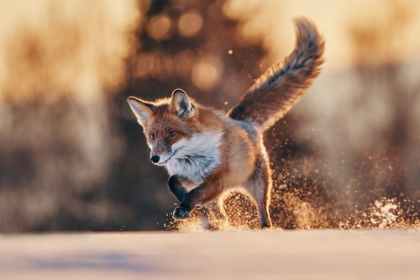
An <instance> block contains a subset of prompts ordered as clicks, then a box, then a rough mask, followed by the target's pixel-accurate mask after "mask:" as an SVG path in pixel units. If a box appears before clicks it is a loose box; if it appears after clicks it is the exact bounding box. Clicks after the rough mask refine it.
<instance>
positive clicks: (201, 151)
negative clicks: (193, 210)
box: [166, 131, 223, 185]
mask: <svg viewBox="0 0 420 280" xmlns="http://www.w3.org/2000/svg"><path fill="white" fill-rule="evenodd" d="M222 134H223V133H222V132H220V133H216V134H215V133H214V132H209V131H205V132H203V133H199V134H198V133H197V134H194V135H193V136H192V137H191V138H190V139H188V140H187V139H183V140H180V141H178V142H177V143H175V144H174V145H173V146H172V150H173V151H174V154H173V156H172V157H171V159H170V160H169V161H168V164H167V165H166V168H167V170H168V172H169V174H170V175H178V176H180V177H183V178H186V179H189V180H191V181H193V182H194V183H196V184H197V185H198V184H200V183H201V182H202V181H203V179H204V178H205V177H206V176H207V175H208V174H209V173H210V172H211V171H212V170H214V169H215V168H216V167H217V166H218V165H219V164H220V162H221V155H220V150H219V147H220V144H221V136H222Z"/></svg>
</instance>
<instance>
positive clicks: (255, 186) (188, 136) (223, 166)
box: [128, 18, 324, 228]
mask: <svg viewBox="0 0 420 280" xmlns="http://www.w3.org/2000/svg"><path fill="white" fill-rule="evenodd" d="M295 24H296V35H297V39H296V47H295V49H294V50H293V52H292V53H291V54H290V55H289V56H288V57H287V58H286V59H285V61H284V63H282V64H280V63H279V64H276V65H274V66H272V67H271V68H269V69H268V70H267V72H266V73H265V74H263V75H262V76H261V77H260V78H259V79H258V80H256V82H255V83H254V85H253V86H252V87H251V88H250V89H249V90H248V91H247V92H246V93H245V94H244V95H243V96H242V97H241V98H240V100H239V103H238V105H237V106H236V107H234V108H232V109H231V110H230V111H229V112H228V113H227V114H226V115H225V114H224V113H222V112H220V111H217V110H214V109H209V108H206V107H204V106H202V105H200V104H198V103H197V102H196V101H194V100H193V99H192V98H190V97H189V96H188V95H187V93H186V92H185V91H183V90H182V89H175V90H174V91H173V92H172V96H171V97H170V98H165V99H162V100H157V101H156V102H148V101H144V100H141V99H139V98H136V97H132V96H131V97H129V98H128V103H129V105H130V108H131V110H132V111H133V113H134V115H135V116H136V118H137V121H138V123H139V124H140V125H141V126H142V127H143V131H144V134H145V136H146V138H147V143H148V146H149V147H150V149H151V152H150V160H151V161H152V162H153V163H154V164H156V165H158V166H164V167H165V168H166V169H167V171H168V172H169V175H170V178H169V181H168V186H169V189H170V190H171V192H172V193H173V194H174V195H175V197H176V198H177V199H178V200H179V202H180V205H179V206H178V207H176V208H175V210H174V212H173V215H172V216H173V218H174V219H186V218H188V217H189V215H190V211H191V210H192V209H193V208H194V207H196V206H206V207H214V206H215V205H216V201H217V198H218V197H219V196H220V195H221V194H222V193H223V192H224V191H227V190H229V189H232V188H238V187H242V188H243V189H245V191H246V193H247V194H248V195H249V196H250V197H251V198H252V199H253V200H254V201H255V203H256V205H257V209H258V216H259V224H260V227H261V228H267V227H271V220H270V215H269V211H268V206H269V203H270V190H271V186H272V180H271V170H270V166H269V159H268V155H267V152H266V149H265V146H264V143H263V133H264V132H265V131H266V130H267V129H268V128H270V127H271V126H272V125H273V124H274V123H275V122H276V121H278V120H279V119H280V118H282V117H283V116H284V114H286V113H287V111H289V110H290V108H291V107H292V106H293V105H294V104H295V103H296V102H297V101H298V100H299V98H300V96H301V95H302V94H303V92H304V90H305V89H307V88H308V87H309V86H310V85H311V83H312V81H313V80H314V78H316V77H317V76H318V74H319V73H320V70H321V65H322V63H323V57H322V56H323V52H324V39H323V38H322V36H321V35H320V34H319V33H318V31H317V29H316V27H315V26H314V24H313V23H311V22H310V21H308V20H307V19H304V18H300V19H296V20H295Z"/></svg>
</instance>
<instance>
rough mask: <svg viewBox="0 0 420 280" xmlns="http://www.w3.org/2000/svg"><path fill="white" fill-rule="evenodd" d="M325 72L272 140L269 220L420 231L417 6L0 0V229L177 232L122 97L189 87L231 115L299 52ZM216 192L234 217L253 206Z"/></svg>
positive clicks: (246, 222) (247, 220)
mask: <svg viewBox="0 0 420 280" xmlns="http://www.w3.org/2000/svg"><path fill="white" fill-rule="evenodd" d="M299 16H305V17H307V18H309V19H311V20H312V21H313V22H314V23H315V24H316V26H317V27H318V28H319V30H320V31H321V33H322V34H323V35H324V37H325V39H326V54H325V57H326V63H325V65H324V68H323V71H322V73H321V75H320V77H319V78H318V79H317V80H316V82H315V83H314V85H313V86H312V87H311V88H310V89H309V90H308V92H307V93H306V94H305V95H304V97H303V98H302V100H301V101H300V102H299V103H298V105H297V106H295V108H293V110H292V111H291V112H290V113H289V114H288V115H287V116H286V117H285V118H284V119H282V120H281V121H280V122H279V123H278V124H276V125H275V126H274V127H273V128H272V129H271V130H270V131H268V132H267V133H266V135H265V143H266V145H267V147H268V149H269V153H270V157H271V161H272V169H273V171H274V178H273V179H274V188H273V191H272V204H271V208H270V212H271V216H272V220H273V224H274V225H275V226H276V227H281V228H286V229H294V228H366V227H418V226H419V220H418V215H417V213H418V212H419V211H420V37H419V36H418V34H419V32H420V3H418V2H417V1H410V0H406V1H402V0H401V1H397V0H372V1H369V2H366V1H362V0H352V1H350V0H348V1H333V0H320V1H310V0H297V1H278V0H264V1H260V0H249V1H240V0H217V1H210V0H203V1H194V0H171V1H170V0H160V1H159V0H156V1H152V0H141V1H132V0H123V1H121V0H120V1H117V0H115V1H113V0H106V1H102V0H92V1H83V0H63V1H59V2H57V1H53V0H36V1H35V0H34V1H24V0H17V1H1V2H0V231H1V232H6V233H14V232H46V231H80V230H89V231H125V230H164V229H168V228H169V229H173V228H182V225H180V224H176V223H173V221H171V218H170V216H171V212H172V210H173V208H174V203H175V202H176V200H175V198H174V197H173V196H172V194H171V193H170V192H169V191H168V189H167V187H166V182H167V179H168V175H167V173H166V171H165V170H164V169H163V168H159V167H157V166H154V165H152V164H151V163H150V161H149V157H148V153H149V151H148V148H147V145H146V143H145V139H144V136H143V133H142V129H141V127H140V126H139V125H138V124H137V123H136V121H135V119H134V116H133V115H132V113H131V111H130V109H129V107H128V105H127V103H126V98H127V97H128V96H130V95H135V96H138V97H140V98H142V99H146V100H154V99H156V98H160V97H165V96H169V95H170V93H171V92H172V90H173V89H175V88H178V87H180V88H183V89H184V90H186V91H187V93H189V95H190V96H192V97H193V98H195V99H196V100H197V101H198V102H200V103H202V104H206V105H208V106H211V107H214V108H217V109H220V110H223V111H227V110H228V109H229V108H230V107H232V106H234V105H235V103H236V101H237V100H238V98H239V97H240V96H241V95H242V94H243V93H244V92H245V91H246V90H247V88H248V87H250V86H251V85H252V83H253V81H254V80H255V79H256V78H258V77H259V75H260V74H262V73H263V72H264V71H265V70H266V69H267V68H268V67H269V66H270V65H271V64H273V63H275V62H277V61H281V60H282V59H283V58H284V57H285V56H286V55H288V54H289V53H290V52H291V51H292V49H293V46H294V42H295V34H294V26H293V22H292V19H293V18H295V17H299ZM224 199H225V208H226V211H227V213H228V214H229V220H230V222H231V224H232V225H234V226H238V227H245V228H255V227H256V223H257V216H256V210H255V207H254V205H253V204H252V203H251V202H250V201H249V199H247V198H246V197H245V196H243V195H242V194H240V193H233V194H231V195H229V196H227V197H225V198H224Z"/></svg>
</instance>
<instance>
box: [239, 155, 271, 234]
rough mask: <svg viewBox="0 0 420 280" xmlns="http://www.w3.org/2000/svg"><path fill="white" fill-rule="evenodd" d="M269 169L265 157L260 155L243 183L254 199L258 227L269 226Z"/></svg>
mask: <svg viewBox="0 0 420 280" xmlns="http://www.w3.org/2000/svg"><path fill="white" fill-rule="evenodd" d="M271 185H272V181H271V170H270V166H269V163H268V158H267V157H261V158H260V159H259V160H258V161H257V164H256V168H255V170H254V173H253V174H252V175H251V177H250V178H249V179H248V181H247V182H246V183H245V186H244V187H245V189H246V191H247V192H248V194H249V195H250V196H251V197H252V198H253V199H254V200H255V203H256V204H257V210H258V218H259V222H260V228H270V227H271V220H270V215H269V211H268V206H269V204H270V191H271Z"/></svg>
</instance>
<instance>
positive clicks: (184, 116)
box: [127, 89, 197, 166]
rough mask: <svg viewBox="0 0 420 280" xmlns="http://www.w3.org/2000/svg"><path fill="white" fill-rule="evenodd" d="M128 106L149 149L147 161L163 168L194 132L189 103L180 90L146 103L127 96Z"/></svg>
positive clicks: (190, 103)
mask: <svg viewBox="0 0 420 280" xmlns="http://www.w3.org/2000/svg"><path fill="white" fill-rule="evenodd" d="M127 101H128V104H129V105H130V108H131V110H132V111H133V113H134V115H135V116H136V118H137V122H138V123H139V124H140V125H141V126H142V127H143V132H144V134H145V136H146V139H147V144H148V146H149V148H150V150H151V151H150V160H151V161H152V162H153V163H154V164H156V165H159V166H163V165H166V164H167V162H168V161H169V160H170V159H171V157H172V156H173V155H174V154H175V153H176V152H177V148H180V146H181V143H182V142H185V141H186V140H188V139H189V138H190V137H191V136H192V135H193V134H194V133H195V132H196V131H197V130H196V128H195V126H194V121H193V118H194V116H195V115H196V114H197V111H196V108H195V106H194V104H193V103H192V100H191V99H190V98H189V97H188V95H187V94H186V93H185V91H183V90H182V89H176V90H174V91H173V92H172V96H171V98H166V99H162V100H158V101H156V102H148V101H144V100H141V99H139V98H137V97H133V96H130V97H129V98H128V99H127Z"/></svg>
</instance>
